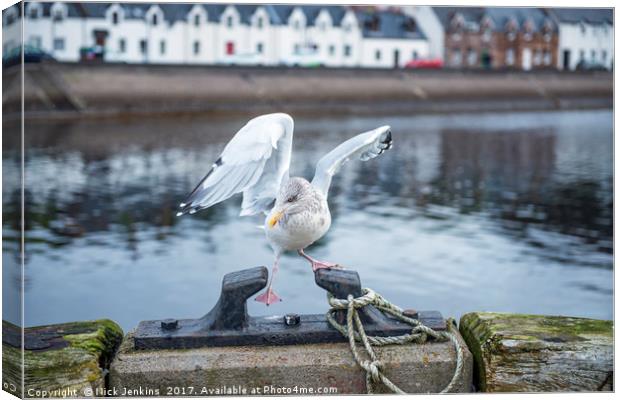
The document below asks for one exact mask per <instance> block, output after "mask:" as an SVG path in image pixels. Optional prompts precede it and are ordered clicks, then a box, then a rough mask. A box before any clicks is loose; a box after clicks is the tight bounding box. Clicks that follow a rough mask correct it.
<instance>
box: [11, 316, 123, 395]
mask: <svg viewBox="0 0 620 400" xmlns="http://www.w3.org/2000/svg"><path fill="white" fill-rule="evenodd" d="M15 329H17V330H19V328H18V327H16V326H14V325H11V324H8V323H7V322H6V321H3V332H9V331H14V330H15ZM24 335H25V337H26V341H25V343H26V344H25V347H26V350H25V351H24V354H23V355H24V359H23V361H24V385H25V393H24V397H83V396H84V395H88V394H89V391H90V393H96V390H97V389H99V390H100V391H101V392H100V393H103V388H104V386H105V372H104V371H105V370H106V369H107V368H108V366H109V364H110V362H111V359H112V357H113V355H114V352H115V350H116V348H117V347H118V345H119V344H120V342H121V340H122V337H123V332H122V330H121V328H120V327H119V326H118V325H117V324H116V323H114V322H113V321H110V320H98V321H85V322H70V323H65V324H57V325H47V326H39V327H32V328H26V330H25V332H24ZM29 346H31V348H29ZM2 362H3V380H4V381H5V382H6V381H7V380H10V381H11V382H13V381H15V385H14V386H16V387H17V390H16V391H15V392H14V393H13V394H16V395H21V394H22V393H21V378H20V376H21V372H22V371H21V364H22V352H21V346H19V345H17V346H16V344H15V343H6V341H5V343H4V346H3V351H2ZM85 390H86V391H85Z"/></svg>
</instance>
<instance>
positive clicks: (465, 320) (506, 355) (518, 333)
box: [459, 312, 613, 392]
mask: <svg viewBox="0 0 620 400" xmlns="http://www.w3.org/2000/svg"><path fill="white" fill-rule="evenodd" d="M459 329H460V332H461V335H462V336H463V338H464V339H465V342H466V343H467V345H468V347H469V350H470V351H471V353H472V354H473V356H474V364H475V365H474V385H475V386H476V388H477V390H479V391H482V392H567V391H570V392H576V391H612V390H613V322H612V321H603V320H595V319H587V318H573V317H561V316H544V315H526V314H506V313H488V312H473V313H468V314H465V315H463V317H462V318H461V321H460V324H459Z"/></svg>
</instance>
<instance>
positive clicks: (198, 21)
mask: <svg viewBox="0 0 620 400" xmlns="http://www.w3.org/2000/svg"><path fill="white" fill-rule="evenodd" d="M194 25H195V26H200V15H198V14H196V15H194Z"/></svg>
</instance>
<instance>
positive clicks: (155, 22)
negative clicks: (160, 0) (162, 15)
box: [151, 14, 159, 26]
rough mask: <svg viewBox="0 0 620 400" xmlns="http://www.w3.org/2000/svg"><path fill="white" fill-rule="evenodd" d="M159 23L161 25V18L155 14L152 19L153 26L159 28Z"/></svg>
mask: <svg viewBox="0 0 620 400" xmlns="http://www.w3.org/2000/svg"><path fill="white" fill-rule="evenodd" d="M158 23H159V18H158V16H157V14H153V16H152V17H151V25H153V26H157V24H158Z"/></svg>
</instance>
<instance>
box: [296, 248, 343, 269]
mask: <svg viewBox="0 0 620 400" xmlns="http://www.w3.org/2000/svg"><path fill="white" fill-rule="evenodd" d="M297 253H299V255H300V256H302V257H303V258H305V259H306V260H308V261H310V263H311V264H312V272H316V271H317V270H318V269H332V268H337V269H343V268H344V267H342V266H341V265H339V264H334V263H330V262H326V261H319V260H317V259H315V258H312V257H310V256H309V255H307V254H306V253H304V251H303V249H302V250H299V251H297Z"/></svg>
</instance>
